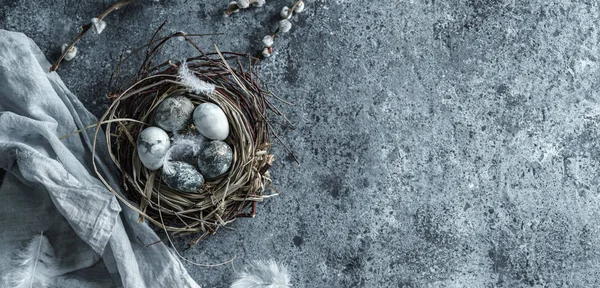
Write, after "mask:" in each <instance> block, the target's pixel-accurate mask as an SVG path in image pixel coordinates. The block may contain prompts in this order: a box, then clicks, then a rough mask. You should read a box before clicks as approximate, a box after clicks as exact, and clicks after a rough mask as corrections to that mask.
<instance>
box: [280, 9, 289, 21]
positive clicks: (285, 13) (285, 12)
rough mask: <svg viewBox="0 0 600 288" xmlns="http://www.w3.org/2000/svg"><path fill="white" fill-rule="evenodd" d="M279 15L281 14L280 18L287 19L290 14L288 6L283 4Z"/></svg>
mask: <svg viewBox="0 0 600 288" xmlns="http://www.w3.org/2000/svg"><path fill="white" fill-rule="evenodd" d="M279 15H281V18H283V19H288V18H289V16H291V15H290V8H289V7H287V6H283V8H281V12H279Z"/></svg>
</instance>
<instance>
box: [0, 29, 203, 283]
mask: <svg viewBox="0 0 600 288" xmlns="http://www.w3.org/2000/svg"><path fill="white" fill-rule="evenodd" d="M49 67H50V63H49V62H48V61H47V60H46V59H45V57H44V56H43V53H42V52H41V51H40V49H39V48H38V47H37V45H35V43H34V42H33V41H32V40H31V39H29V38H28V37H26V36H25V35H23V34H21V33H16V32H9V31H5V30H0V168H2V169H4V170H6V171H7V174H6V179H9V180H10V181H6V180H5V181H4V182H3V183H2V187H0V197H2V199H3V201H1V202H0V225H2V224H4V227H8V228H7V229H8V230H7V231H3V233H1V234H0V257H3V259H7V258H6V257H11V254H12V253H14V251H15V250H14V249H15V247H18V246H19V245H20V244H21V243H23V242H25V241H28V240H29V239H30V238H31V237H33V236H34V235H37V234H39V233H40V230H44V235H47V236H48V239H49V241H50V242H51V244H52V246H54V247H55V249H56V251H57V255H58V262H59V266H61V271H62V272H63V273H64V274H65V275H62V276H64V277H61V276H59V277H57V279H59V283H60V285H61V287H88V286H89V287H106V285H107V282H106V279H107V278H111V277H112V279H116V280H115V281H113V282H114V283H113V284H114V286H116V287H142V288H143V287H199V286H198V285H197V284H196V283H195V282H194V280H192V279H191V278H190V277H189V275H188V274H187V271H185V269H184V268H183V265H181V263H180V261H179V260H178V259H177V258H175V257H173V256H172V255H171V253H170V252H169V249H168V248H167V247H166V246H165V245H164V244H162V243H161V244H157V245H152V246H149V247H145V246H144V245H142V244H141V243H138V242H139V241H136V240H135V239H136V238H141V239H158V237H157V236H156V234H155V233H154V231H153V230H152V229H151V228H150V227H149V226H148V225H147V224H145V223H137V221H136V217H131V214H134V213H133V212H132V211H125V210H124V211H121V210H122V208H121V203H119V201H118V200H117V199H116V197H115V196H114V195H113V194H112V193H111V192H110V191H108V189H106V187H105V186H104V185H103V184H102V182H100V180H99V179H98V178H97V177H96V174H95V173H94V169H93V167H92V161H91V159H92V158H91V157H92V152H91V149H92V144H93V142H92V141H93V139H94V133H95V131H94V130H95V129H87V130H84V131H82V132H81V133H77V134H74V135H71V136H69V137H67V138H64V139H61V137H62V136H64V135H69V134H71V133H72V132H74V131H77V130H79V129H81V128H84V127H86V126H87V125H91V124H95V123H96V122H97V119H96V118H95V117H94V116H93V115H92V114H91V113H90V112H89V111H87V110H86V109H85V108H84V107H83V105H82V104H81V102H79V100H78V99H77V97H75V95H73V94H72V93H71V92H70V91H69V90H68V89H67V88H66V86H65V85H64V83H63V82H62V81H61V79H60V77H59V76H58V74H56V72H48V69H49ZM99 97H102V96H101V95H99ZM98 137H99V138H98V141H97V144H96V165H97V167H98V170H99V171H100V172H101V173H102V174H103V176H105V178H106V179H107V181H108V182H109V183H110V184H111V186H112V187H114V188H115V189H116V190H117V191H120V190H119V189H120V188H119V185H118V177H117V175H118V174H117V173H116V169H115V167H114V165H112V163H110V159H109V157H108V153H107V147H106V143H105V140H104V139H105V138H104V135H103V134H102V133H100V134H98ZM40 201H42V202H40ZM123 209H128V208H126V207H125V208H123ZM8 221H11V222H8ZM100 255H102V257H103V258H105V259H106V260H105V261H100V262H98V259H100ZM90 256H91V257H90ZM10 268H11V267H10V263H0V274H4V273H3V272H5V271H6V269H10ZM165 270H168V271H169V273H171V276H169V275H165V274H168V273H165ZM66 274H71V275H77V277H68V275H66ZM172 275H177V277H172ZM70 278H72V279H77V282H76V283H75V282H73V283H72V284H69V279H70ZM86 279H89V280H86ZM57 281H58V280H57ZM73 281H75V280H73ZM82 281H83V282H82ZM85 281H88V282H87V283H86V284H85V285H88V286H81V285H83V284H81V283H84V282H85ZM69 285H73V286H69Z"/></svg>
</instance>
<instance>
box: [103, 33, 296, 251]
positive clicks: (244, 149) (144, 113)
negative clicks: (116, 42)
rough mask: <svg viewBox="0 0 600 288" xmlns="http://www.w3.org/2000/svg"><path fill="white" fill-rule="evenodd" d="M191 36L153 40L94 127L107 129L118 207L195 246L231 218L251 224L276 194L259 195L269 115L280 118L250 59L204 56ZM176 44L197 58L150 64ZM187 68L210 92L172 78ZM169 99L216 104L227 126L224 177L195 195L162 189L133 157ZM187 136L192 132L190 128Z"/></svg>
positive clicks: (265, 171)
mask: <svg viewBox="0 0 600 288" xmlns="http://www.w3.org/2000/svg"><path fill="white" fill-rule="evenodd" d="M191 36H192V35H186V34H183V33H181V32H179V33H175V34H172V35H170V36H167V37H164V38H160V39H156V38H153V40H152V41H151V42H150V44H149V45H148V46H147V50H146V57H145V59H144V61H143V64H142V66H141V68H140V69H139V71H138V73H137V76H136V81H135V83H134V84H133V85H131V86H130V87H129V88H127V89H124V90H123V91H122V92H120V93H113V94H112V98H113V102H112V104H111V105H110V107H109V109H108V110H107V111H106V113H105V114H104V116H103V117H102V118H101V119H100V123H105V124H106V125H107V127H106V131H107V133H106V135H107V136H106V141H107V144H108V147H111V148H110V149H109V150H110V151H109V152H110V156H111V158H112V160H113V162H114V163H115V164H116V166H117V167H118V169H119V170H120V172H121V185H122V188H123V189H122V190H123V193H124V196H125V197H127V198H128V199H129V200H130V201H131V202H129V201H123V202H124V203H125V204H126V205H128V206H129V207H130V208H132V209H134V210H135V211H136V212H137V213H139V215H140V222H142V221H144V219H147V220H148V221H150V222H152V223H153V224H154V225H156V226H158V227H160V228H162V229H164V231H167V232H175V233H186V234H187V233H192V234H196V233H200V235H201V236H200V237H199V238H198V240H200V239H202V238H203V237H204V236H206V235H209V234H212V233H215V232H216V231H217V230H218V229H219V228H220V227H222V226H224V225H227V224H228V223H231V222H232V221H234V220H235V219H236V218H238V217H253V216H254V215H255V212H256V203H257V202H261V201H263V200H264V199H265V198H268V197H271V196H274V195H277V194H278V192H277V190H275V189H274V188H273V190H272V191H274V192H275V193H270V194H266V193H265V191H266V190H267V188H272V186H271V175H270V173H269V169H270V168H271V165H272V162H273V160H274V159H275V158H274V155H273V153H272V152H271V136H272V135H274V136H275V137H276V136H277V135H276V134H273V126H272V124H271V122H270V121H269V114H276V115H281V113H280V112H279V110H277V108H276V107H275V106H274V105H273V104H272V100H273V99H279V98H277V97H276V96H275V95H273V94H272V93H271V92H269V91H268V89H267V88H266V85H265V84H264V82H263V81H261V80H260V78H259V77H258V76H257V71H256V67H255V66H254V65H252V64H253V62H255V61H256V60H257V59H256V58H253V57H251V56H249V55H246V54H237V53H230V52H219V50H218V49H217V48H216V47H215V50H216V52H214V53H205V52H204V51H202V50H201V49H199V48H198V46H197V45H196V44H195V43H194V42H193V41H192V40H191ZM155 37H156V35H155ZM175 37H183V38H185V40H186V41H187V42H188V43H191V44H192V46H193V47H195V48H196V49H197V51H198V52H199V55H198V56H196V57H193V58H188V59H186V60H185V61H177V62H174V61H171V60H169V61H165V62H162V63H161V64H158V65H153V64H152V63H153V62H154V61H155V58H156V56H157V55H158V54H159V51H161V48H162V46H163V45H164V44H165V43H166V42H167V41H168V40H170V39H173V38H175ZM186 63H187V68H188V71H189V72H191V73H193V75H195V76H196V77H197V78H198V79H200V80H202V81H205V82H206V83H210V84H213V85H214V87H215V89H214V92H212V93H209V94H203V93H194V92H192V91H190V87H189V85H186V83H183V82H182V80H181V78H180V77H178V72H179V71H180V68H181V66H182V65H186ZM243 63H247V64H243ZM111 81H112V80H111ZM171 95H184V96H186V97H187V98H188V99H190V100H191V101H192V102H193V104H195V105H199V104H201V103H207V102H209V103H214V104H217V105H218V106H219V107H220V108H221V109H222V110H223V112H224V113H225V115H226V117H227V120H228V122H229V130H230V132H229V136H228V137H227V138H226V139H225V140H224V141H225V142H226V143H227V144H228V145H229V146H230V147H231V148H232V150H233V160H232V164H231V166H230V168H229V170H228V173H226V174H225V175H223V176H220V177H218V178H216V179H206V181H205V182H204V183H203V184H202V186H201V189H200V190H199V191H196V192H194V193H187V192H180V191H177V190H175V189H172V188H170V187H169V186H167V185H166V184H165V182H164V181H163V180H162V177H161V173H162V172H161V171H160V170H158V171H151V170H149V169H147V168H146V167H145V166H144V165H142V163H141V161H140V158H139V156H138V153H137V151H136V139H137V137H138V135H139V133H140V132H141V131H142V130H143V129H144V128H147V127H149V126H152V125H153V121H154V119H153V118H154V112H155V109H156V108H157V106H158V104H159V103H161V101H163V100H164V99H165V98H167V97H169V96H171ZM279 100H281V99H279ZM281 101H283V100H281ZM283 102H285V101H283ZM286 103H287V102H286ZM281 116H282V115H281ZM283 118H285V117H283ZM286 121H287V119H286ZM188 130H189V131H193V130H195V128H194V126H193V124H190V126H189V127H188ZM170 136H172V134H170ZM108 186H109V187H108V188H109V189H110V190H111V191H112V192H113V193H115V194H116V195H117V196H119V197H122V196H121V195H119V193H117V192H116V191H115V189H113V188H112V187H110V185H108ZM121 200H125V199H121Z"/></svg>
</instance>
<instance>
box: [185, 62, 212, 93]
mask: <svg viewBox="0 0 600 288" xmlns="http://www.w3.org/2000/svg"><path fill="white" fill-rule="evenodd" d="M177 78H178V79H179V81H181V83H183V85H185V86H186V87H188V89H189V90H190V91H191V92H193V93H196V94H202V95H210V94H212V93H213V92H215V85H214V84H212V83H208V82H205V81H202V80H200V79H199V78H198V77H196V75H194V73H193V72H190V70H189V69H188V67H187V63H185V61H183V63H181V67H179V71H178V73H177Z"/></svg>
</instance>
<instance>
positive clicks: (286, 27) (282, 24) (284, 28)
mask: <svg viewBox="0 0 600 288" xmlns="http://www.w3.org/2000/svg"><path fill="white" fill-rule="evenodd" d="M290 29H292V22H290V20H287V19H283V20H281V21H279V32H281V33H287V32H289V31H290Z"/></svg>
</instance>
